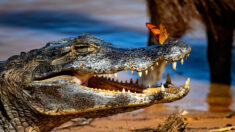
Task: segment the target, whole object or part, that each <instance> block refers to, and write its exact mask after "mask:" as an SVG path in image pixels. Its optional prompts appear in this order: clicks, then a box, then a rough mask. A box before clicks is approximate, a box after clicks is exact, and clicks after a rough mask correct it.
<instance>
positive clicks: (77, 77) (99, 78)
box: [73, 54, 190, 96]
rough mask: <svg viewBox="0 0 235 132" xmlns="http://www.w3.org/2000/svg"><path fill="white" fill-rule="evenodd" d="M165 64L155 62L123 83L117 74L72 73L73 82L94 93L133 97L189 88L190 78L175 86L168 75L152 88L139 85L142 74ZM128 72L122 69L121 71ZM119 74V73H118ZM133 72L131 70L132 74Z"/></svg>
mask: <svg viewBox="0 0 235 132" xmlns="http://www.w3.org/2000/svg"><path fill="white" fill-rule="evenodd" d="M188 55H189V54H185V56H183V57H182V58H179V59H178V61H180V62H181V64H183V61H184V59H183V58H187V56H188ZM163 62H164V63H167V62H166V61H165V60H160V61H157V62H156V63H155V64H154V65H150V66H149V67H148V68H147V69H145V70H143V71H135V72H138V76H139V78H137V79H135V80H134V79H132V78H130V80H126V81H123V80H121V79H120V78H119V77H118V72H117V73H113V74H84V73H79V72H73V76H74V77H73V78H74V79H73V81H74V82H75V83H76V84H78V85H82V86H84V87H85V88H87V89H89V90H92V91H95V92H102V93H112V94H119V93H128V94H133V95H135V96H148V95H153V94H156V93H158V92H160V91H161V92H163V91H164V92H167V93H173V94H176V93H178V92H179V91H180V89H181V88H189V82H190V78H188V79H187V80H186V82H185V84H184V85H181V86H176V85H175V84H172V82H171V78H170V75H169V74H168V75H167V79H166V81H165V83H161V84H160V85H154V86H147V87H146V86H142V85H140V84H139V79H140V78H141V77H143V74H145V75H147V74H149V72H151V70H154V67H155V66H158V65H160V64H161V63H163ZM171 63H172V68H173V70H176V66H177V61H174V62H171ZM127 70H130V69H124V70H123V71H126V72H127ZM119 72H120V71H119ZM133 72H134V70H131V73H132V74H133Z"/></svg>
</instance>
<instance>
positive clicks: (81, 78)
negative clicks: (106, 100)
mask: <svg viewBox="0 0 235 132" xmlns="http://www.w3.org/2000/svg"><path fill="white" fill-rule="evenodd" d="M74 76H75V77H76V78H75V81H76V83H78V84H81V85H83V86H88V80H89V79H90V78H91V77H92V75H90V74H83V73H74Z"/></svg>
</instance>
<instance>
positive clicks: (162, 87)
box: [161, 84, 165, 92]
mask: <svg viewBox="0 0 235 132" xmlns="http://www.w3.org/2000/svg"><path fill="white" fill-rule="evenodd" d="M161 91H162V92H164V91H165V87H164V85H163V84H161Z"/></svg>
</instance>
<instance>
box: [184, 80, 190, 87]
mask: <svg viewBox="0 0 235 132" xmlns="http://www.w3.org/2000/svg"><path fill="white" fill-rule="evenodd" d="M189 83H190V78H188V79H187V81H186V82H185V84H184V88H189Z"/></svg>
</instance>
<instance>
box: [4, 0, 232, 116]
mask: <svg viewBox="0 0 235 132" xmlns="http://www.w3.org/2000/svg"><path fill="white" fill-rule="evenodd" d="M148 19H149V18H148V17H147V13H146V4H145V2H144V1H143V0H129V1H126V0H119V1H109V0H100V1H95V0H92V1H86V0H70V1H63V0H57V1H56V2H55V1H53V2H52V1H47V0H40V1H39V0H38V1H37V0H35V1H31V0H21V1H18V0H12V1H8V0H1V1H0V60H5V59H7V58H8V57H9V56H11V55H15V54H19V53H20V52H21V51H29V50H30V49H34V48H40V47H42V46H44V45H45V43H46V42H48V41H54V40H59V39H61V38H64V37H73V36H77V35H78V34H81V33H90V34H93V35H96V36H98V37H100V38H102V39H104V40H106V41H108V42H111V43H113V44H115V45H118V46H121V47H142V46H146V43H147V35H148V33H147V31H148V30H147V28H146V27H145V23H146V22H148ZM196 23H197V22H196ZM197 25H198V26H197V30H194V31H193V32H192V31H188V32H187V34H186V35H185V36H184V37H183V38H182V39H183V40H184V41H186V42H187V43H188V44H190V45H191V46H192V53H191V54H190V57H189V58H188V60H187V61H185V64H184V66H181V65H180V64H178V66H177V71H176V72H175V71H173V70H172V68H171V65H170V64H169V65H168V66H167V69H166V73H170V74H171V75H172V80H174V81H175V82H176V84H178V85H179V84H180V83H184V81H185V80H186V78H187V77H191V80H192V81H191V92H190V93H189V95H188V96H187V97H186V98H184V99H182V100H180V101H177V102H174V103H171V104H165V105H161V108H162V109H164V110H165V109H166V110H170V109H171V107H174V108H175V107H177V108H178V109H192V110H203V111H230V110H235V103H234V102H235V101H234V100H235V99H234V97H235V79H234V78H235V59H233V69H232V76H233V80H232V86H223V85H219V84H209V68H208V63H207V59H206V39H205V32H204V28H203V26H202V25H201V24H200V23H199V24H198V23H197ZM233 56H234V58H235V52H234V51H233ZM134 75H135V77H136V76H137V74H136V73H135V74H134ZM165 75H166V74H164V77H165ZM120 76H122V77H123V78H125V77H127V76H129V75H126V74H123V73H121V74H120ZM156 108H158V109H159V105H158V106H156ZM154 110H155V107H151V109H148V110H147V111H148V112H149V111H154ZM143 111H145V110H143Z"/></svg>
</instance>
